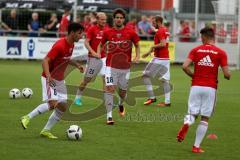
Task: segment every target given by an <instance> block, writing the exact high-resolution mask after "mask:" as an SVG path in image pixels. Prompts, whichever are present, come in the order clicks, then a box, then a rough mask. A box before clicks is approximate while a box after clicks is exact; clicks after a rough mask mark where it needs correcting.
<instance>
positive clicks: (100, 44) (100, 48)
mask: <svg viewBox="0 0 240 160" xmlns="http://www.w3.org/2000/svg"><path fill="white" fill-rule="evenodd" d="M102 47H103V44H102V42H100V43H99V45H98V47H97V55H99V58H100V53H101V51H102Z"/></svg>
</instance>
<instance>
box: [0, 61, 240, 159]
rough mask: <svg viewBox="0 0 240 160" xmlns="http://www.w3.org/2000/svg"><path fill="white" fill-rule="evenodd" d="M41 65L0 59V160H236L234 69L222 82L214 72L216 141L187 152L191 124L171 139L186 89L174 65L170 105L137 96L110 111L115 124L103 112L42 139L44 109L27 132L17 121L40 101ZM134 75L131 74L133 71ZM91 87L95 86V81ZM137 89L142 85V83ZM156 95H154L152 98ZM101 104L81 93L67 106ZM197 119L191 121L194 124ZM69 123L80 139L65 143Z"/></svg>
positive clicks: (239, 98) (239, 92)
mask: <svg viewBox="0 0 240 160" xmlns="http://www.w3.org/2000/svg"><path fill="white" fill-rule="evenodd" d="M41 70H42V69H41V63H40V62H34V61H12V60H8V61H6V60H1V61H0V75H1V78H0V159H1V160H13V159H17V160H32V159H34V160H38V159H39V160H40V159H41V160H44V159H45V160H66V159H71V160H74V159H76V160H94V159H99V160H113V159H116V160H119V159H124V160H133V159H136V160H140V159H143V160H147V159H151V160H155V159H164V160H173V159H178V160H189V159H199V160H200V159H209V160H214V159H216V160H225V159H240V155H239V151H240V150H239V142H240V138H239V132H240V128H239V120H240V114H239V113H240V109H239V106H240V83H239V80H240V73H239V71H232V79H231V80H230V81H227V80H224V79H223V75H222V73H221V72H220V75H219V89H218V96H217V99H218V100H217V107H216V110H215V114H214V116H213V117H212V118H211V119H210V122H209V130H208V132H207V134H210V133H215V134H216V135H217V136H218V139H217V140H209V139H204V141H203V143H202V147H203V149H205V151H206V152H205V153H203V154H198V155H196V154H193V153H191V147H192V145H193V143H194V138H195V130H196V126H197V123H195V124H194V125H193V126H192V127H191V128H190V130H189V133H188V135H187V137H186V139H185V140H184V142H183V143H177V142H176V139H175V138H176V134H177V132H178V130H179V128H180V126H181V124H182V121H183V120H182V118H183V115H184V114H185V113H186V111H187V99H188V93H189V88H190V78H188V77H187V76H186V75H185V74H184V73H183V71H182V70H181V67H180V66H172V67H171V83H172V84H173V86H174V89H173V91H172V95H171V102H172V106H171V107H170V108H158V107H156V106H155V105H152V106H143V102H144V100H145V99H144V98H138V99H137V102H136V105H135V106H132V107H130V106H126V109H127V115H126V117H125V118H121V117H119V116H118V113H117V110H115V111H114V120H115V121H116V125H114V126H107V125H105V115H103V116H101V117H98V118H96V119H93V120H90V121H87V122H67V121H61V122H60V123H58V124H57V125H56V126H55V127H54V128H53V130H52V132H53V133H54V134H55V135H56V136H58V137H59V139H58V140H49V139H44V138H41V137H40V136H39V132H40V131H41V129H42V128H43V126H44V125H45V123H46V121H47V119H48V117H49V115H50V112H48V113H46V114H44V115H40V116H38V117H36V118H35V119H33V120H32V121H31V123H30V125H29V127H28V129H27V130H23V129H22V127H21V125H20V121H19V120H20V117H21V116H23V115H25V114H27V113H28V112H30V111H31V110H32V109H34V108H35V107H36V106H37V105H38V104H40V103H41V97H42V96H41V84H40V74H41ZM133 76H134V75H133ZM80 79H81V76H80V74H78V72H77V71H74V72H73V73H71V75H70V76H69V77H68V79H67V83H68V84H72V85H78V84H79V81H80ZM90 86H91V87H95V88H99V89H100V88H101V79H97V81H96V83H93V84H91V85H90ZM24 87H30V88H32V89H33V92H34V95H33V97H32V98H31V99H23V98H20V99H16V100H12V99H9V98H8V92H9V90H10V89H11V88H19V89H23V88H24ZM142 88H143V86H142ZM160 100H162V97H158V102H159V101H160ZM99 102H100V103H101V102H102V100H101V99H94V98H87V97H83V103H84V106H82V107H77V106H71V109H72V111H73V112H76V113H77V112H85V111H87V110H90V109H91V106H92V107H94V106H96V105H97V104H99ZM198 121H199V120H197V122H198ZM71 124H77V125H80V126H81V128H82V129H83V138H82V140H81V141H69V140H68V139H67V138H66V134H65V131H66V129H67V128H68V127H69V126H70V125H71Z"/></svg>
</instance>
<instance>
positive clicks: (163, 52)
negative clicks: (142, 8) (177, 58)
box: [142, 16, 171, 107]
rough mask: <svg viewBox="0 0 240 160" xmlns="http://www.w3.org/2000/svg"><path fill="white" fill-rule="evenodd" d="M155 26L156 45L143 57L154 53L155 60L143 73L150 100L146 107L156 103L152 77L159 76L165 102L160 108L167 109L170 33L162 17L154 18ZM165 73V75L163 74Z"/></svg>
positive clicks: (168, 103)
mask: <svg viewBox="0 0 240 160" xmlns="http://www.w3.org/2000/svg"><path fill="white" fill-rule="evenodd" d="M154 21H155V22H154V23H153V24H154V25H156V26H155V27H156V28H157V29H158V30H157V32H156V34H155V36H154V45H153V46H152V47H151V48H150V50H149V51H148V52H147V53H145V54H144V55H143V56H142V57H143V58H146V57H147V56H149V55H150V54H151V53H152V52H154V58H153V59H152V60H151V61H150V62H149V64H148V65H147V66H146V68H145V70H144V71H143V81H144V84H145V85H146V88H147V91H148V95H149V98H148V100H147V101H146V102H144V105H149V104H152V103H154V102H156V97H155V95H154V93H153V87H152V84H151V80H150V77H155V76H156V75H157V74H159V75H160V76H161V77H160V78H161V80H162V83H163V88H164V94H165V102H160V103H159V104H158V106H160V107H165V106H170V105H171V103H170V87H169V81H170V60H169V51H168V41H169V36H170V34H169V32H168V30H167V28H166V27H164V25H163V18H162V17H161V16H155V17H154ZM161 72H163V73H161Z"/></svg>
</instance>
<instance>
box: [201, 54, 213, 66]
mask: <svg viewBox="0 0 240 160" xmlns="http://www.w3.org/2000/svg"><path fill="white" fill-rule="evenodd" d="M198 65H199V66H208V67H214V64H213V63H212V60H211V58H210V56H209V55H207V56H206V57H204V58H202V59H201V60H200V61H199V62H198Z"/></svg>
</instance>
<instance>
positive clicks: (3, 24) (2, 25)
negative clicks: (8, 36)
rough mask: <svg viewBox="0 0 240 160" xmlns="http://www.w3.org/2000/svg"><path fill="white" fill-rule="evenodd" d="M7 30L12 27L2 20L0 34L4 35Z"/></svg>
mask: <svg viewBox="0 0 240 160" xmlns="http://www.w3.org/2000/svg"><path fill="white" fill-rule="evenodd" d="M5 31H10V29H9V28H8V26H7V25H6V24H5V23H4V22H1V21H0V36H3V35H4V33H5Z"/></svg>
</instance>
